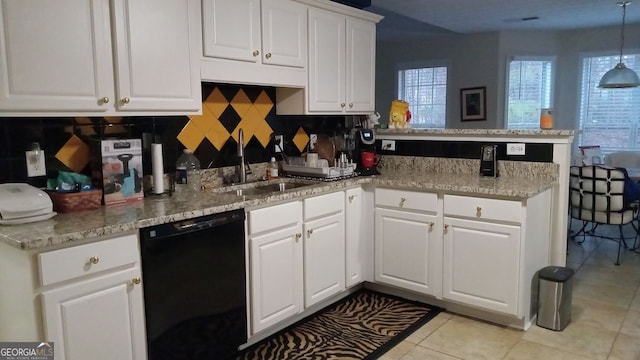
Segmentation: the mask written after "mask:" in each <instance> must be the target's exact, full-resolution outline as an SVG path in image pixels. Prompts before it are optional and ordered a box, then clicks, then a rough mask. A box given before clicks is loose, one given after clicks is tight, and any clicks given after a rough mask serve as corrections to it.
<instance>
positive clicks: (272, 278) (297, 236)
mask: <svg viewBox="0 0 640 360" xmlns="http://www.w3.org/2000/svg"><path fill="white" fill-rule="evenodd" d="M247 221H248V229H249V257H250V260H249V264H250V279H249V284H250V285H249V287H250V297H251V315H250V318H251V324H250V329H251V333H252V334H255V333H257V332H259V331H262V330H264V329H266V328H268V327H270V326H272V325H275V324H277V323H278V322H280V321H282V320H285V319H287V318H289V317H291V316H293V315H295V314H297V313H299V312H301V311H302V310H303V307H304V304H303V293H302V291H303V275H302V271H303V268H302V260H303V248H302V206H301V202H300V201H294V202H290V203H286V204H281V205H276V206H271V207H268V208H263V209H258V210H253V211H249V216H248V218H247Z"/></svg>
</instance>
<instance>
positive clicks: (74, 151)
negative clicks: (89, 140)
mask: <svg viewBox="0 0 640 360" xmlns="http://www.w3.org/2000/svg"><path fill="white" fill-rule="evenodd" d="M56 159H58V160H60V162H61V163H63V164H64V165H66V166H67V167H68V168H69V169H71V170H72V171H75V172H80V171H82V169H84V167H85V166H87V164H89V145H87V144H86V143H85V142H84V141H82V139H80V138H79V137H77V136H76V135H71V138H69V140H67V142H66V143H65V144H64V145H63V146H62V148H60V150H58V152H57V153H56Z"/></svg>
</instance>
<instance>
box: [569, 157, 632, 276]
mask: <svg viewBox="0 0 640 360" xmlns="http://www.w3.org/2000/svg"><path fill="white" fill-rule="evenodd" d="M624 182H625V173H624V170H622V169H617V168H612V167H607V166H602V165H592V166H572V167H571V170H570V179H569V203H570V215H571V218H572V219H577V220H581V221H582V222H583V224H582V229H581V230H580V231H579V232H578V233H576V235H574V237H575V236H577V235H579V234H580V233H582V235H583V240H582V241H584V236H585V235H586V233H587V232H588V231H587V230H586V227H587V226H588V225H589V224H590V223H591V224H596V225H598V224H607V225H618V228H619V231H620V237H619V238H618V239H614V240H616V241H617V242H618V256H617V258H616V263H615V264H616V265H620V249H621V247H622V246H624V247H625V248H628V246H627V243H626V240H625V238H624V234H623V231H622V230H623V228H622V226H623V225H627V224H631V226H632V227H633V228H634V230H635V234H636V239H637V237H638V205H637V203H634V204H629V203H628V202H627V201H626V200H625V198H624ZM634 246H635V239H634Z"/></svg>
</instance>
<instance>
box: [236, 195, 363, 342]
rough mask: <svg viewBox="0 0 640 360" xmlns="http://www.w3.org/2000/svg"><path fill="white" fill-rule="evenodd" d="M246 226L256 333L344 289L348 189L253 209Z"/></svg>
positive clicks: (251, 328)
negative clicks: (346, 194)
mask: <svg viewBox="0 0 640 360" xmlns="http://www.w3.org/2000/svg"><path fill="white" fill-rule="evenodd" d="M247 230H248V241H249V268H250V269H249V281H248V284H249V294H250V312H251V314H250V319H251V320H250V324H249V328H250V332H251V334H252V335H255V334H257V333H259V332H261V331H264V330H266V329H268V328H269V327H271V326H273V325H276V324H278V323H280V322H282V321H284V320H287V319H289V318H291V317H293V316H294V315H296V314H298V313H301V312H302V311H303V310H304V309H305V308H308V307H310V306H312V305H314V304H317V303H319V302H321V301H323V300H325V299H327V298H330V297H332V296H334V295H336V294H338V293H340V292H342V291H344V290H345V287H346V285H345V282H346V273H345V268H346V265H345V263H346V261H345V256H346V255H345V251H346V250H345V192H344V191H337V192H333V193H328V194H324V195H319V196H314V197H310V198H306V199H304V200H302V201H293V202H289V203H284V204H279V205H275V206H270V207H266V208H261V209H256V210H250V211H249V212H248V216H247ZM356 257H357V256H356V255H354V258H356ZM355 272H356V273H359V272H361V271H357V270H356V271H355Z"/></svg>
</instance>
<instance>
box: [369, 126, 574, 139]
mask: <svg viewBox="0 0 640 360" xmlns="http://www.w3.org/2000/svg"><path fill="white" fill-rule="evenodd" d="M578 133H579V130H554V129H551V130H513V129H414V128H405V129H376V134H380V135H394V134H395V135H399V134H413V135H442V136H460V135H465V136H466V135H491V136H536V137H556V136H560V137H565V136H574V135H577V134H578Z"/></svg>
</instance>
